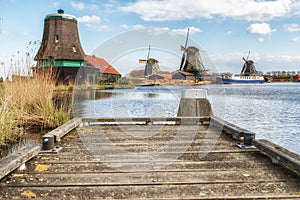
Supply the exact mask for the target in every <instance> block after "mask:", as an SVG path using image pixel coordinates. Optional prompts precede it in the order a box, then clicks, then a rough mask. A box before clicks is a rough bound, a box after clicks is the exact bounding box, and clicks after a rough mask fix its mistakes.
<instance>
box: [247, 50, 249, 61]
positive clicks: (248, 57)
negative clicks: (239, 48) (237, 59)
mask: <svg viewBox="0 0 300 200" xmlns="http://www.w3.org/2000/svg"><path fill="white" fill-rule="evenodd" d="M249 55H250V51H249V52H248V55H247V60H248V59H249Z"/></svg>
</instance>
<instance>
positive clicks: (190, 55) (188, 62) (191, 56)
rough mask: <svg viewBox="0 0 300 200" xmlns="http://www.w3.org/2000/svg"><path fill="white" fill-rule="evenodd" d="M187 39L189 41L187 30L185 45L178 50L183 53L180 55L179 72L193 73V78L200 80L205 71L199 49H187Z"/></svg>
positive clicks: (189, 47)
mask: <svg viewBox="0 0 300 200" xmlns="http://www.w3.org/2000/svg"><path fill="white" fill-rule="evenodd" d="M188 39H189V29H188V31H187V36H186V41H185V45H184V46H181V49H180V50H181V51H183V54H182V58H181V63H180V67H179V70H180V71H185V72H190V73H193V74H194V75H195V77H197V79H199V80H200V79H201V76H202V72H203V71H206V69H205V67H204V65H203V62H202V59H201V56H200V52H199V49H198V48H197V47H194V46H188V47H187V44H188Z"/></svg>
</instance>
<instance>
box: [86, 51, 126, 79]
mask: <svg viewBox="0 0 300 200" xmlns="http://www.w3.org/2000/svg"><path fill="white" fill-rule="evenodd" d="M85 61H86V63H87V64H88V65H92V66H93V67H97V68H98V69H99V70H100V73H102V74H114V75H121V74H120V73H119V72H118V71H117V70H116V69H115V68H114V67H113V66H111V65H110V64H109V63H108V62H107V61H106V60H104V59H103V58H98V57H95V56H90V55H86V56H85Z"/></svg>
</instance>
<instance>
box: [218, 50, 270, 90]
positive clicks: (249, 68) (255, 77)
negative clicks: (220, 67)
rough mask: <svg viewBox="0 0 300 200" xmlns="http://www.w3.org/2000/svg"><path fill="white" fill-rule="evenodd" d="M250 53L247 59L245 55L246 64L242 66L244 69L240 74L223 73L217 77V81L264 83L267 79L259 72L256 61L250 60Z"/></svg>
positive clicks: (225, 82)
mask: <svg viewBox="0 0 300 200" xmlns="http://www.w3.org/2000/svg"><path fill="white" fill-rule="evenodd" d="M249 54H250V51H249V53H248V56H247V59H245V58H244V57H243V60H244V62H245V63H244V66H243V68H242V71H241V73H240V74H239V75H235V74H230V75H221V76H218V77H216V82H217V83H224V84H227V83H229V84H230V83H263V82H265V79H264V77H263V76H262V75H260V74H258V73H257V71H256V69H255V66H254V62H253V61H252V60H249V59H248V58H249Z"/></svg>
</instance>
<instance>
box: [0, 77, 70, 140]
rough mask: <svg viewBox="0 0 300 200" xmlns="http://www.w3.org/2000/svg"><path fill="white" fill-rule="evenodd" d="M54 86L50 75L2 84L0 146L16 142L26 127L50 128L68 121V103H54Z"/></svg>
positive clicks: (0, 93)
mask: <svg viewBox="0 0 300 200" xmlns="http://www.w3.org/2000/svg"><path fill="white" fill-rule="evenodd" d="M55 88H56V86H55V81H54V79H53V77H52V76H51V74H43V75H37V76H35V77H16V78H14V79H13V81H6V82H4V83H1V87H0V110H1V116H0V146H6V145H8V144H10V143H13V142H15V141H17V140H18V139H19V138H20V137H22V135H23V134H25V132H26V130H28V129H31V128H40V129H52V128H55V127H57V126H59V125H61V124H63V123H64V122H66V121H67V120H68V118H69V116H70V109H69V108H66V103H67V102H61V101H60V103H59V106H57V105H54V102H56V100H55V99H54V98H55V96H57V95H55Z"/></svg>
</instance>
